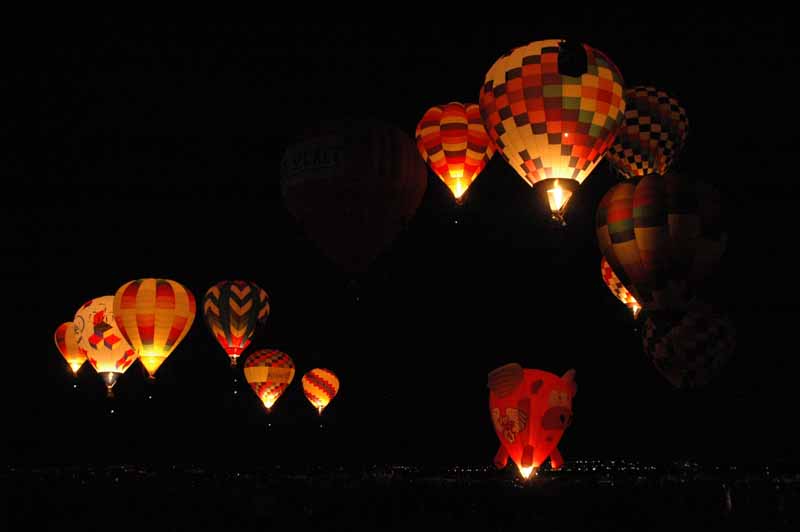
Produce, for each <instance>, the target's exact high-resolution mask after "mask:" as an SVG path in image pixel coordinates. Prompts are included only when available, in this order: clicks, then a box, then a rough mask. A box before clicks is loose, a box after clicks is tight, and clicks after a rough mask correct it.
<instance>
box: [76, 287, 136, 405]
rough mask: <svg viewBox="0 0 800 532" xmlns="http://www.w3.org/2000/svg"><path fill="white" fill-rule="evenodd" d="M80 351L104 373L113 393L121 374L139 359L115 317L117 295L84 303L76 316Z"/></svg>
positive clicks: (102, 374) (101, 374)
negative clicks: (124, 336) (115, 297)
mask: <svg viewBox="0 0 800 532" xmlns="http://www.w3.org/2000/svg"><path fill="white" fill-rule="evenodd" d="M73 322H74V324H75V334H76V336H77V337H78V349H79V350H80V351H81V352H82V353H84V354H86V357H87V359H88V360H89V363H90V364H91V365H92V367H93V368H94V369H95V371H97V373H99V374H100V376H101V377H102V378H103V380H104V381H105V383H106V387H107V388H108V390H109V394H110V392H111V388H112V387H113V386H114V384H115V383H116V382H117V379H118V378H119V376H120V375H122V374H123V373H125V371H126V370H127V369H128V368H129V367H130V366H131V364H133V362H134V361H135V360H136V358H137V357H138V355H137V353H136V351H135V350H134V349H133V348H132V347H131V346H130V344H129V343H128V342H127V341H126V340H125V338H123V336H122V333H121V332H120V330H119V328H118V327H117V322H116V320H115V316H114V296H103V297H98V298H96V299H92V300H89V301H87V302H86V303H84V304H83V306H82V307H81V308H80V309H78V312H76V313H75V319H74V320H73Z"/></svg>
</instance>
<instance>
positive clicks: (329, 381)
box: [303, 368, 339, 414]
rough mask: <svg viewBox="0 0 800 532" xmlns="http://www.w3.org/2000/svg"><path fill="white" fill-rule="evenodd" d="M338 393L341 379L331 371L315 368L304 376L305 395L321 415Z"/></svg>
mask: <svg viewBox="0 0 800 532" xmlns="http://www.w3.org/2000/svg"><path fill="white" fill-rule="evenodd" d="M338 391H339V379H338V378H337V377H336V375H334V373H333V372H332V371H331V370H329V369H323V368H315V369H312V370H311V371H309V372H308V373H306V374H305V375H303V393H305V394H306V398H307V399H308V400H309V401H310V402H311V404H312V405H314V408H316V409H317V412H319V413H320V414H322V411H323V410H324V409H325V407H326V406H328V403H330V402H331V400H332V399H333V398H334V397H336V393H337V392H338Z"/></svg>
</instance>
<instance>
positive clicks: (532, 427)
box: [489, 363, 577, 479]
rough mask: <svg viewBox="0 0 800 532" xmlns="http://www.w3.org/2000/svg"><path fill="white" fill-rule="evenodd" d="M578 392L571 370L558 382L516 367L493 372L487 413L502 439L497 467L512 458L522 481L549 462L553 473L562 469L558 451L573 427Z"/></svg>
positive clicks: (539, 372)
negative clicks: (573, 399) (566, 434)
mask: <svg viewBox="0 0 800 532" xmlns="http://www.w3.org/2000/svg"><path fill="white" fill-rule="evenodd" d="M576 391H577V386H576V384H575V370H574V369H571V370H569V371H567V372H566V373H565V374H564V376H562V377H559V376H557V375H555V374H553V373H549V372H547V371H542V370H539V369H523V368H522V366H520V365H519V364H516V363H512V364H506V365H505V366H501V367H499V368H497V369H495V370H493V371H491V372H490V373H489V411H490V413H491V417H492V423H493V424H494V430H495V432H497V437H498V438H500V449H499V450H498V451H497V455H496V456H495V460H494V463H495V466H497V467H498V468H503V467H505V466H506V463H507V462H508V458H509V457H510V458H511V460H512V461H513V462H514V463H515V464H516V465H517V468H519V472H520V474H521V475H522V476H523V477H524V478H526V479H527V478H528V477H530V475H531V473H532V472H534V471H535V470H536V469H537V468H538V467H539V466H541V465H542V463H543V462H544V461H545V460H546V459H547V457H550V465H551V467H552V468H553V469H558V468H559V467H561V465H562V464H563V463H564V460H563V458H562V457H561V454H560V453H559V452H558V449H557V448H556V445H558V442H559V440H560V439H561V436H562V435H563V434H564V430H565V429H566V428H567V427H568V426H569V425H570V423H571V422H572V398H573V397H574V396H575V392H576Z"/></svg>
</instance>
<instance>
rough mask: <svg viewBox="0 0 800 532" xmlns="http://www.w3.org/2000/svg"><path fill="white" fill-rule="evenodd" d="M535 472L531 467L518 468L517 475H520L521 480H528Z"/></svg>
mask: <svg viewBox="0 0 800 532" xmlns="http://www.w3.org/2000/svg"><path fill="white" fill-rule="evenodd" d="M535 471H536V468H535V467H534V466H532V465H531V466H528V467H522V466H519V474H520V475H522V478H524V479H525V480H528V479H529V478H530V477H531V475H532V474H534V473H535Z"/></svg>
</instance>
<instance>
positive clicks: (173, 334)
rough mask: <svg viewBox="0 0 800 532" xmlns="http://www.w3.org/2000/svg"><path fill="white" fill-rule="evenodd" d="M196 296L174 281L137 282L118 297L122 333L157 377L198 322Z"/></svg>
mask: <svg viewBox="0 0 800 532" xmlns="http://www.w3.org/2000/svg"><path fill="white" fill-rule="evenodd" d="M195 307H196V305H195V301H194V296H193V295H192V293H191V292H190V291H189V290H187V289H186V288H185V287H184V286H183V285H182V284H180V283H178V282H176V281H172V280H170V279H137V280H135V281H130V282H128V283H125V284H124V285H122V286H121V287H120V288H119V290H117V293H116V295H115V296H114V316H115V318H116V321H117V325H118V326H119V330H120V331H121V332H122V335H123V336H124V337H125V339H126V340H128V342H130V344H131V346H133V348H134V349H135V350H136V352H137V353H138V355H139V359H140V360H141V361H142V365H143V366H144V367H145V369H146V370H147V372H148V373H149V374H150V376H151V377H153V376H154V375H155V373H156V371H157V370H158V368H159V367H161V364H163V362H164V360H166V358H167V357H168V356H169V355H170V353H172V351H173V350H174V349H175V348H176V347H177V346H178V344H179V343H180V342H181V340H183V338H184V337H185V336H186V334H187V333H188V332H189V329H190V328H191V326H192V322H194V315H195V311H196V308H195Z"/></svg>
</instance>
